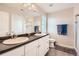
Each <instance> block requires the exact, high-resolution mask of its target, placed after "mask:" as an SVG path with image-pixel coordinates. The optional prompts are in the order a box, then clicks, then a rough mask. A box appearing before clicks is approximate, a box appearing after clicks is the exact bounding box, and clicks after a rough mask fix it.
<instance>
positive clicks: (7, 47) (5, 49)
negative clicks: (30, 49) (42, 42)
mask: <svg viewBox="0 0 79 59" xmlns="http://www.w3.org/2000/svg"><path fill="white" fill-rule="evenodd" d="M47 35H48V34H46V35H43V36H35V35H33V36H30V37H29V40H28V41H27V42H24V43H19V44H13V45H7V44H3V43H2V40H0V54H3V53H5V52H8V51H10V50H13V49H15V48H18V47H20V46H23V45H25V44H28V43H30V42H32V41H35V40H37V39H39V38H42V37H44V36H47Z"/></svg>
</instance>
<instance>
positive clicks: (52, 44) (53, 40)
mask: <svg viewBox="0 0 79 59" xmlns="http://www.w3.org/2000/svg"><path fill="white" fill-rule="evenodd" d="M55 42H56V41H55V39H52V38H50V39H49V47H50V48H54V47H55V46H54V45H55Z"/></svg>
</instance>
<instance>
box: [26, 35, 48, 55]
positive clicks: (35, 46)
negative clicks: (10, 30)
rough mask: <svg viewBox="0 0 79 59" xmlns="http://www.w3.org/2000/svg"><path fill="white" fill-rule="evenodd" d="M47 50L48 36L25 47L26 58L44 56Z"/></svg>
mask: <svg viewBox="0 0 79 59" xmlns="http://www.w3.org/2000/svg"><path fill="white" fill-rule="evenodd" d="M48 50H49V36H45V37H42V38H40V39H38V40H36V41H33V42H31V43H29V44H26V45H25V55H26V56H44V55H45V54H46V53H47V52H48Z"/></svg>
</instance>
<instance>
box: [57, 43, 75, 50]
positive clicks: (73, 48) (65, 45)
mask: <svg viewBox="0 0 79 59" xmlns="http://www.w3.org/2000/svg"><path fill="white" fill-rule="evenodd" d="M56 44H57V45H59V46H63V47H66V48H70V49H75V48H74V47H72V46H68V45H64V44H58V43H56Z"/></svg>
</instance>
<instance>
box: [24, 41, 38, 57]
mask: <svg viewBox="0 0 79 59" xmlns="http://www.w3.org/2000/svg"><path fill="white" fill-rule="evenodd" d="M25 55H26V56H37V55H38V40H36V41H33V42H31V43H29V44H26V45H25Z"/></svg>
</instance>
